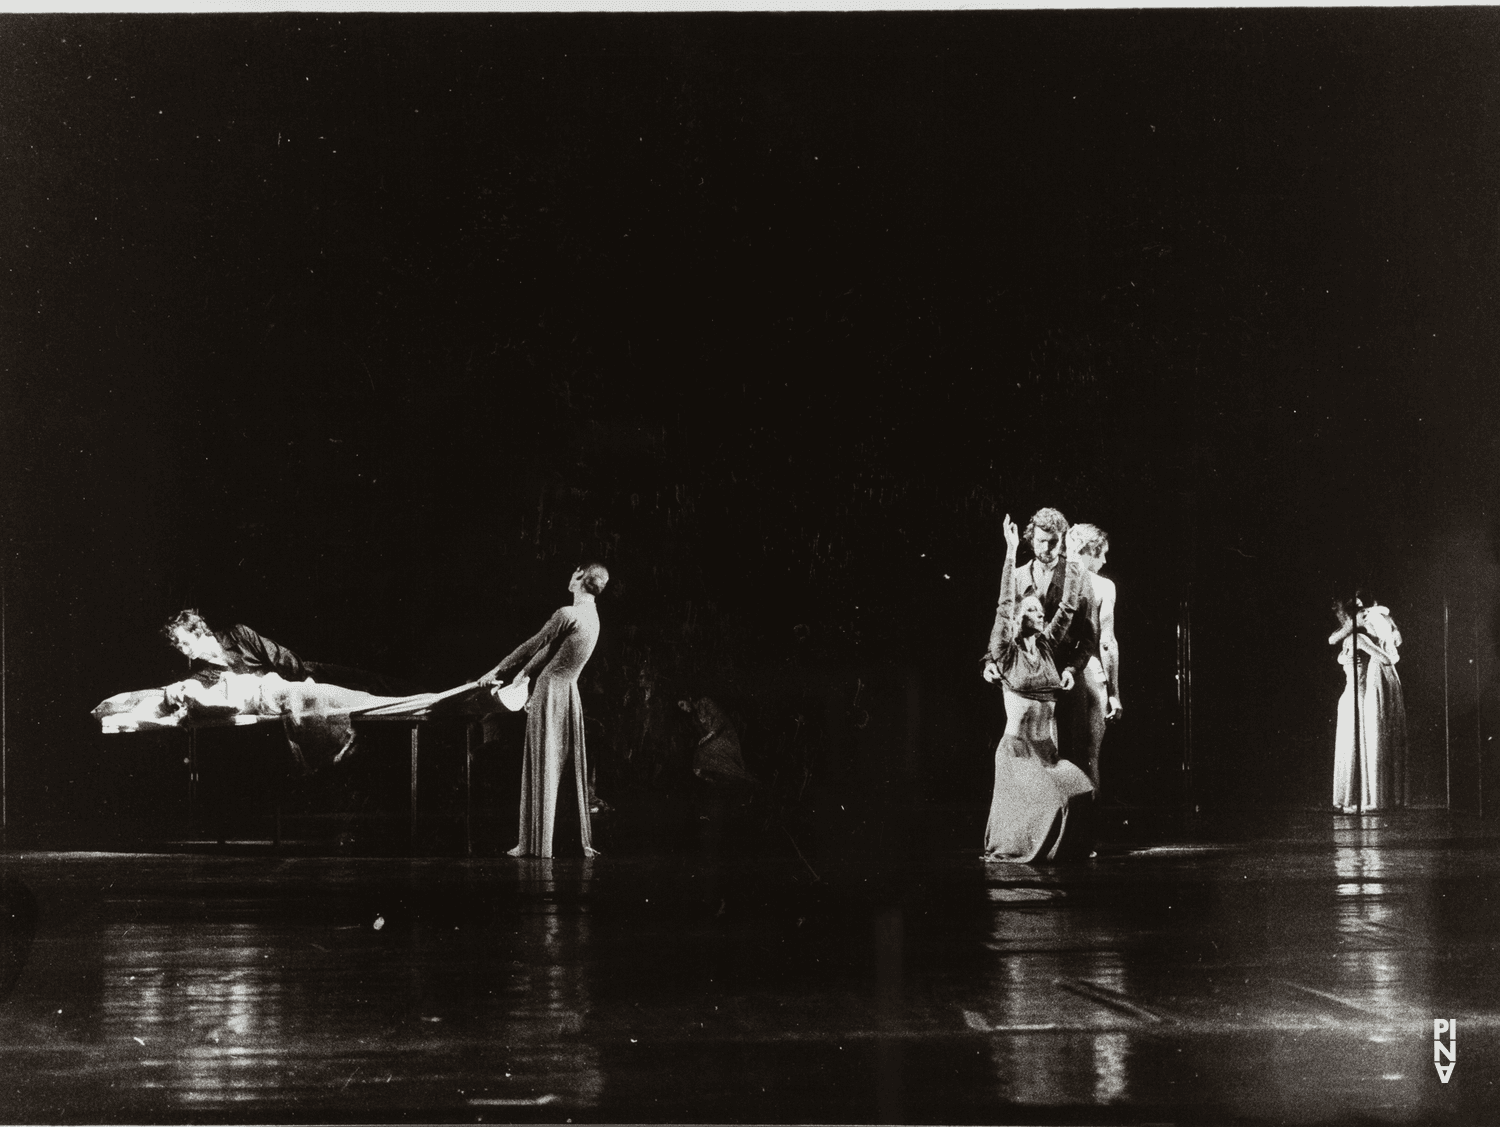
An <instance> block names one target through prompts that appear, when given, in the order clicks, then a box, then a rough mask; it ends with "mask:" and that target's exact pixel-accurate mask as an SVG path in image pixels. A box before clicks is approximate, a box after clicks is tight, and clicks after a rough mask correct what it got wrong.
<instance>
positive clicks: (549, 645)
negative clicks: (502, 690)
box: [479, 563, 609, 857]
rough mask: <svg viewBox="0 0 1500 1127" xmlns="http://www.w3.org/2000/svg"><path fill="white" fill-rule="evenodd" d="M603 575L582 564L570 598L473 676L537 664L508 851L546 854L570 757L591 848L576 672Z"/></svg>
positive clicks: (493, 676)
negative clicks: (517, 826)
mask: <svg viewBox="0 0 1500 1127" xmlns="http://www.w3.org/2000/svg"><path fill="white" fill-rule="evenodd" d="M608 582H609V572H608V571H606V570H605V568H604V565H603V564H597V563H591V564H585V565H584V566H582V567H580V568H578V569H577V570H576V571H574V572H573V577H572V578H571V579H569V580H568V590H569V591H571V592H573V605H572V606H566V607H559V608H558V609H557V610H556V611H555V612H554V613H553V615H552V617H551V618H549V619H547V624H546V625H545V626H543V627H542V628H541V630H540V631H539V632H538V633H537V634H536V636H535V637H533V638H529V639H527V640H526V641H525V642H522V643H521V644H520V645H519V646H517V647H516V648H515V649H514V650H513V651H512V652H511V653H510V654H508V655H507V656H506V657H505V659H504V660H503V661H501V662H500V664H499V665H497V666H495V668H493V669H491V670H490V671H489V672H488V673H486V674H485V675H484V676H483V677H481V678H479V683H480V684H481V685H494V684H498V683H499V680H500V675H501V674H504V673H506V672H508V671H509V670H511V669H514V668H515V667H516V666H518V665H521V664H522V663H523V662H524V663H525V666H524V668H523V669H522V671H521V673H520V675H519V676H518V677H517V678H516V681H517V682H524V681H529V680H530V678H531V675H532V673H533V671H535V670H537V669H540V670H541V673H540V674H539V675H538V676H537V678H536V684H535V686H533V687H532V689H531V695H530V698H529V699H528V700H527V702H526V759H525V761H524V763H523V765H522V768H521V830H520V841H519V842H518V843H517V844H516V847H515V848H514V849H512V850H510V851H509V852H510V855H511V856H512V857H551V856H552V828H553V822H554V820H555V819H556V816H557V789H558V786H559V785H560V783H561V781H562V771H563V767H564V766H566V765H567V762H568V760H569V758H571V759H572V760H573V776H574V778H575V780H576V781H577V784H578V823H579V829H580V830H581V832H582V837H583V855H584V856H585V857H593V856H596V855H597V851H596V850H595V849H594V844H593V838H592V836H591V835H590V833H589V801H588V763H587V761H586V759H585V756H584V746H583V702H582V701H581V700H580V699H579V696H578V674H579V673H580V672H582V670H583V667H584V665H586V664H587V663H588V660H589V657H590V656H591V655H592V654H593V652H594V646H595V644H596V643H597V642H598V641H599V611H598V609H597V608H596V607H595V606H594V597H595V596H596V595H598V594H599V592H601V591H603V590H604V585H605V584H606V583H608Z"/></svg>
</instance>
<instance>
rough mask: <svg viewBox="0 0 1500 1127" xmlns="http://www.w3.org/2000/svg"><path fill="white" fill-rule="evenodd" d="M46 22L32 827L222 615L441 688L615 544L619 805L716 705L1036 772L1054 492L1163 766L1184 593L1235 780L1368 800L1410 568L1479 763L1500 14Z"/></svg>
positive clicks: (873, 744) (18, 186) (24, 134)
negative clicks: (1383, 607) (1356, 738)
mask: <svg viewBox="0 0 1500 1127" xmlns="http://www.w3.org/2000/svg"><path fill="white" fill-rule="evenodd" d="M0 30H3V34H0V160H3V167H4V176H3V177H0V192H3V198H0V248H3V261H4V265H5V270H4V276H3V293H4V306H3V314H4V324H5V333H4V338H5V347H4V355H3V357H0V364H3V377H0V379H3V382H0V411H3V416H0V428H3V430H0V440H3V454H0V458H3V465H0V468H3V472H4V516H3V519H4V525H3V533H4V579H5V590H6V596H5V597H6V655H7V669H6V701H7V704H6V709H7V715H6V739H7V747H8V757H9V789H10V796H9V802H10V813H11V818H12V821H13V823H18V824H19V823H24V822H25V821H26V820H27V819H34V820H38V821H41V820H47V819H54V820H63V821H68V820H76V821H80V822H82V821H88V820H92V819H97V818H99V817H101V816H102V817H108V816H110V814H111V811H114V810H117V809H118V806H119V802H120V798H119V796H120V795H121V794H122V793H126V792H127V790H128V788H126V787H125V786H124V784H123V781H122V780H123V778H124V776H125V775H129V774H139V773H140V772H142V771H145V772H147V773H148V774H149V773H150V772H153V771H154V772H156V773H157V774H158V775H159V776H160V777H159V778H157V777H155V776H153V777H152V778H151V779H150V780H148V782H149V785H143V786H142V787H141V788H140V789H138V790H137V791H135V792H131V793H137V794H147V793H151V792H152V790H153V788H155V787H157V786H158V785H159V786H161V787H166V786H168V785H169V780H170V779H172V778H175V776H173V775H172V774H171V772H172V771H174V770H175V771H179V772H180V767H178V766H176V763H177V761H176V759H175V758H173V757H172V756H170V755H169V756H166V757H161V756H158V757H157V758H156V759H150V758H149V757H145V758H142V757H140V756H137V757H136V758H134V759H132V758H131V755H132V753H131V752H130V751H129V750H128V749H127V748H126V746H125V744H124V743H122V742H115V741H113V740H104V739H101V738H100V737H99V736H97V735H96V734H95V733H94V732H93V731H92V726H91V723H90V721H89V719H88V717H87V711H88V709H89V708H90V707H92V705H93V704H94V703H95V702H96V701H98V700H99V699H101V698H102V697H104V696H106V695H109V694H111V693H114V692H117V691H120V690H122V689H125V688H133V687H141V686H144V685H151V684H160V683H163V682H164V681H166V680H168V679H171V678H173V677H175V676H178V675H180V670H181V665H180V659H178V658H176V657H175V655H173V654H172V653H171V652H170V651H168V650H167V648H166V647H165V645H164V644H163V643H162V642H161V641H160V639H159V638H158V637H157V636H156V629H157V627H158V626H159V624H160V622H161V620H162V619H164V618H165V617H166V615H167V614H168V613H170V612H171V611H173V610H176V609H178V608H179V607H181V606H183V605H192V606H197V607H200V608H201V609H202V610H203V611H204V612H205V614H206V615H207V616H208V617H209V619H210V621H211V622H214V623H216V624H222V625H228V624H229V623H232V622H246V623H249V624H251V625H252V626H254V627H256V628H257V629H259V630H261V631H262V632H263V633H266V634H268V635H269V636H271V637H273V638H275V639H277V640H278V641H281V642H283V643H284V644H286V645H289V646H291V647H292V648H294V649H296V650H297V651H298V652H299V653H301V654H302V655H303V656H305V657H312V658H317V659H322V660H333V661H343V662H349V663H355V664H363V665H368V666H372V667H376V668H380V669H383V670H386V671H388V672H391V673H399V674H404V675H408V676H412V677H415V678H417V679H419V680H421V681H423V682H425V683H427V684H428V685H430V686H432V687H442V686H446V685H449V684H453V683H456V682H458V681H461V680H464V679H466V678H469V677H472V676H474V675H476V674H477V673H478V672H480V671H481V670H483V669H484V668H486V667H487V666H488V665H489V664H491V663H492V662H493V661H494V660H496V658H497V657H498V656H499V655H500V654H501V653H503V652H504V651H505V650H506V649H508V648H509V647H510V646H511V645H513V644H514V642H515V641H517V640H518V639H519V638H520V637H521V636H522V635H523V634H524V633H527V632H529V631H530V630H531V629H534V628H535V626H536V625H537V624H539V623H540V621H541V620H542V618H543V617H544V616H545V615H546V613H547V612H548V611H550V610H551V609H552V608H553V607H554V606H556V605H558V604H559V603H560V602H562V601H564V600H565V599H566V597H567V596H566V592H565V590H564V585H565V583H566V580H567V576H568V573H569V570H570V568H571V567H572V565H573V564H574V563H576V562H578V561H579V560H580V559H582V558H585V557H598V558H601V559H603V560H604V561H605V562H606V563H607V564H608V565H609V566H610V568H611V569H612V571H613V572H614V575H615V581H614V583H613V585H612V586H611V588H610V590H609V592H608V593H607V595H606V596H605V598H604V600H603V603H602V605H601V610H602V614H603V618H604V622H605V634H604V639H603V641H602V643H601V649H600V652H599V655H598V656H597V657H596V659H595V662H594V663H593V665H592V666H591V669H590V671H589V673H588V674H587V675H586V678H585V682H584V690H585V707H586V709H588V710H589V713H590V716H591V720H590V724H591V729H590V732H591V739H592V740H594V741H596V742H595V744H594V746H595V747H597V748H598V749H599V750H598V751H596V753H595V754H596V758H597V759H598V760H599V762H600V770H601V773H602V775H603V776H604V778H605V783H604V784H602V785H605V786H606V787H610V786H612V787H616V788H626V787H630V786H654V785H660V784H661V780H662V778H663V777H664V776H662V775H661V774H660V772H659V771H658V770H657V767H656V766H651V765H652V764H657V765H658V766H659V765H660V763H661V762H664V761H665V758H667V757H669V753H668V751H667V750H664V749H665V748H666V747H667V745H668V744H671V743H672V741H673V740H674V739H677V740H680V737H681V732H680V730H678V729H673V728H672V727H671V725H670V723H669V720H670V719H671V716H672V714H671V710H670V702H671V701H672V700H675V699H676V697H678V696H681V695H684V694H686V693H690V692H692V693H703V692H706V693H709V694H711V695H715V696H717V697H719V698H721V699H723V700H725V701H727V702H728V703H729V705H730V707H731V708H732V709H733V710H734V711H735V712H736V713H737V715H738V716H739V717H740V718H741V722H742V724H743V726H744V727H745V728H746V729H747V741H746V742H747V756H748V757H749V758H750V760H751V764H752V766H753V767H755V768H756V769H757V770H758V771H759V772H761V773H763V774H766V775H771V774H778V775H780V776H782V777H791V776H794V775H796V774H798V772H801V771H803V770H804V769H809V770H812V771H813V773H814V775H815V776H816V777H817V778H818V781H819V782H820V785H822V784H824V783H826V784H827V785H830V786H835V787H837V786H850V787H857V785H858V783H859V781H860V779H861V778H862V777H865V776H871V775H876V774H882V773H884V774H885V775H887V776H888V775H889V774H890V770H892V769H894V770H895V771H896V773H897V774H898V775H900V776H901V777H902V778H904V779H906V780H907V781H908V782H912V781H915V782H917V783H919V784H920V786H919V787H918V790H920V792H921V793H924V794H928V795H931V796H934V797H939V798H953V797H955V796H960V797H961V796H965V795H970V794H976V795H977V796H978V797H977V799H976V801H977V803H978V804H979V805H980V806H981V807H982V805H983V802H984V792H985V790H986V788H987V786H988V760H989V755H990V750H991V748H992V746H993V744H992V741H993V738H994V736H995V733H996V730H997V726H998V724H999V722H1000V718H999V702H998V700H997V699H996V696H995V694H994V693H993V691H991V690H988V689H987V687H986V686H984V685H983V684H982V683H981V682H980V681H979V680H978V677H977V669H978V662H977V659H978V656H979V653H980V652H981V650H982V648H983V645H984V640H985V637H986V635H987V630H988V626H989V618H990V613H991V608H992V605H993V596H994V592H995V587H996V579H997V572H998V565H999V562H1000V551H1001V547H1002V541H1001V537H1000V519H1001V517H1002V515H1003V514H1004V513H1005V512H1007V511H1008V512H1010V513H1012V514H1013V515H1015V516H1017V517H1018V518H1019V519H1021V520H1023V521H1024V519H1025V517H1026V515H1027V514H1029V513H1030V512H1031V511H1032V510H1033V509H1035V508H1036V507H1038V506H1040V505H1044V504H1050V505H1055V506H1057V507H1059V508H1061V509H1062V510H1063V511H1064V512H1065V513H1066V514H1067V515H1068V516H1069V517H1070V518H1072V519H1075V520H1094V521H1096V522H1097V523H1099V524H1101V525H1103V526H1104V527H1106V528H1107V529H1108V530H1109V532H1110V533H1111V539H1112V552H1111V557H1110V562H1109V566H1108V568H1107V569H1106V574H1110V575H1113V576H1114V577H1115V578H1116V580H1117V581H1118V583H1119V586H1120V590H1121V592H1122V594H1121V603H1120V611H1119V629H1120V635H1121V639H1122V647H1123V654H1124V696H1125V701H1126V704H1127V708H1128V713H1127V717H1126V719H1125V721H1124V722H1123V723H1122V724H1121V725H1120V726H1118V727H1117V728H1115V729H1114V730H1113V731H1112V733H1111V735H1110V737H1109V741H1108V742H1107V744H1106V752H1105V754H1106V771H1107V772H1108V773H1109V774H1108V777H1109V778H1110V779H1111V780H1112V782H1113V785H1114V786H1115V788H1116V794H1117V796H1119V797H1121V798H1123V799H1125V800H1127V801H1130V802H1139V803H1161V804H1174V803H1178V802H1180V801H1182V800H1183V798H1184V794H1183V790H1182V786H1181V776H1182V772H1181V771H1180V759H1181V748H1180V740H1179V733H1178V730H1177V729H1176V728H1175V727H1174V721H1175V719H1176V717H1177V711H1176V710H1177V702H1176V697H1175V693H1176V686H1175V672H1176V670H1175V664H1174V659H1175V653H1176V637H1175V630H1176V625H1177V621H1178V616H1179V605H1180V602H1181V600H1182V599H1183V598H1185V597H1186V598H1189V599H1190V603H1191V606H1192V615H1193V624H1194V669H1193V676H1194V684H1195V701H1196V724H1197V728H1196V734H1197V758H1198V762H1199V772H1198V781H1197V788H1196V793H1195V794H1194V796H1193V797H1194V798H1195V799H1196V800H1199V801H1202V802H1205V803H1209V804H1213V803H1221V804H1222V803H1233V802H1244V803H1261V802H1287V803H1293V804H1316V803H1320V802H1322V801H1323V800H1324V795H1325V792H1326V791H1327V786H1328V782H1327V780H1328V773H1329V769H1330V765H1331V758H1332V712H1333V703H1334V701H1335V699H1336V697H1337V694H1338V691H1339V687H1340V680H1339V672H1338V667H1337V666H1336V665H1335V663H1334V662H1333V660H1332V655H1331V651H1330V650H1329V648H1328V647H1327V646H1326V644H1325V642H1324V638H1325V636H1326V634H1327V632H1328V630H1330V629H1331V628H1332V626H1333V622H1332V619H1331V616H1330V614H1329V612H1328V600H1329V597H1330V596H1331V595H1332V594H1333V593H1334V592H1335V591H1337V590H1347V589H1349V588H1352V587H1353V586H1354V585H1355V584H1362V585H1363V586H1364V587H1365V588H1366V590H1368V591H1370V592H1371V593H1372V594H1374V595H1376V596H1377V597H1379V598H1380V599H1381V600H1382V601H1384V602H1386V603H1387V604H1389V605H1390V606H1391V607H1392V608H1393V611H1394V613H1395V616H1396V618H1397V621H1398V622H1399V623H1400V624H1401V626H1402V627H1403V630H1404V631H1405V633H1406V636H1407V647H1406V650H1405V661H1404V662H1403V665H1402V671H1403V673H1404V675H1405V677H1406V682H1407V692H1408V696H1409V698H1410V707H1411V711H1412V726H1413V739H1414V743H1415V749H1416V757H1415V760H1414V776H1413V782H1414V784H1415V785H1416V789H1417V796H1418V797H1419V798H1425V799H1434V798H1436V799H1441V789H1442V780H1441V778H1440V776H1441V774H1442V765H1441V760H1442V745H1441V733H1442V731H1443V722H1444V716H1443V707H1442V702H1443V697H1442V676H1441V672H1442V652H1441V651H1442V613H1441V608H1442V600H1443V596H1444V592H1445V591H1447V590H1450V589H1456V588H1457V587H1463V588H1464V591H1465V594H1464V601H1463V607H1462V615H1463V621H1464V624H1465V625H1464V629H1465V630H1467V631H1469V632H1470V634H1473V630H1474V624H1475V623H1476V622H1477V623H1478V624H1479V626H1480V627H1481V630H1480V633H1479V634H1477V635H1474V639H1475V640H1474V642H1473V645H1474V646H1475V647H1476V648H1477V652H1478V653H1479V654H1480V656H1481V658H1482V659H1484V655H1485V654H1487V653H1488V652H1489V649H1490V638H1491V636H1492V630H1491V624H1490V614H1491V611H1492V608H1493V600H1492V598H1491V597H1490V594H1489V592H1490V591H1492V589H1493V586H1494V584H1493V572H1494V552H1493V548H1492V543H1491V539H1490V535H1491V532H1490V529H1491V524H1492V521H1491V516H1490V513H1489V512H1488V510H1487V509H1486V507H1485V505H1486V498H1487V496H1488V494H1489V492H1490V489H1491V487H1492V485H1493V483H1494V480H1495V476H1496V470H1497V446H1496V440H1495V438H1494V435H1495V433H1496V430H1495V424H1496V410H1495V402H1496V397H1495V393H1494V391H1493V386H1494V372H1493V366H1492V356H1493V355H1494V351H1495V345H1496V343H1497V334H1496V324H1497V321H1496V313H1497V308H1496V306H1497V302H1496V298H1497V288H1496V279H1497V277H1500V275H1497V267H1500V253H1497V252H1500V247H1497V223H1500V152H1497V150H1496V148H1495V146H1494V144H1493V138H1494V136H1495V135H1496V131H1497V128H1500V104H1497V95H1500V64H1497V62H1496V60H1497V59H1500V13H1496V12H1495V11H1492V10H1488V9H1477V10H1476V9H1453V10H1437V9H1417V10H1410V11H1395V10H1374V11H1370V10H1367V11H1349V10H1338V11H1274V12H1273V11H1238V12H1236V11H1198V12H1160V11H1158V12H1043V13H1018V12H1012V13H983V14H921V15H894V14H876V13H867V14H860V15H811V14H795V15H708V14H704V15H694V16H666V15H649V16H648V15H635V16H618V17H606V16H597V15H587V16H584V15H577V16H540V15H533V16H500V15H490V16H410V15H387V16H346V17H334V16H306V15H275V16H250V15H236V16H218V17H208V16H182V17H162V16H92V17H75V16H33V17H7V18H5V19H4V20H3V23H0ZM1476 616H1477V618H1476ZM798 626H801V627H804V628H805V629H803V630H800V631H799V630H797V629H796V628H797V627H798ZM1484 660H1487V659H1484ZM647 687H649V688H651V690H652V695H651V699H650V701H649V702H648V701H647V699H646V694H645V689H646V688H647ZM799 716H800V717H801V718H802V719H801V722H800V723H799V722H798V720H797V718H798V717H799ZM867 716H868V721H867V720H866V717H867ZM861 725H863V726H861ZM799 740H800V741H801V742H800V743H799V742H798V741H799ZM882 740H885V743H884V744H882V742H881V741H882ZM887 745H888V746H887ZM882 748H885V750H882ZM150 764H155V766H150ZM893 765H894V766H893ZM170 785H174V786H175V785H176V784H175V783H170ZM914 793H915V792H914Z"/></svg>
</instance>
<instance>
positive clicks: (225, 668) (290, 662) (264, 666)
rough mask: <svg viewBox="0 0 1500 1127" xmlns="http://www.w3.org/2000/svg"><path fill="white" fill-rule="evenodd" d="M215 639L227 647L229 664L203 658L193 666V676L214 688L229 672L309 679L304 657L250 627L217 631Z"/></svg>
mask: <svg viewBox="0 0 1500 1127" xmlns="http://www.w3.org/2000/svg"><path fill="white" fill-rule="evenodd" d="M214 637H215V638H217V639H218V640H219V645H220V646H221V647H223V650H224V657H225V659H226V662H227V664H225V665H216V664H214V663H213V662H210V661H204V660H202V659H201V658H199V659H197V660H195V661H194V662H193V663H192V665H191V666H190V667H189V676H190V677H192V678H193V679H194V680H195V681H200V682H202V683H203V684H204V685H212V684H213V683H214V682H216V681H217V680H218V679H219V678H220V676H222V675H223V674H224V673H225V672H229V673H254V674H257V675H260V676H264V675H265V674H267V673H277V674H280V676H281V677H282V678H283V679H284V680H287V681H302V680H305V679H306V678H307V676H308V672H307V668H306V667H305V666H304V665H303V664H302V659H301V658H299V657H298V656H297V655H296V654H294V653H293V652H292V651H291V650H289V649H287V648H286V647H285V646H281V645H277V644H276V643H275V642H273V641H271V639H270V638H267V637H264V636H262V635H260V634H257V633H256V632H255V631H254V630H252V629H250V627H248V626H245V625H237V626H231V627H230V628H229V629H228V630H216V631H214Z"/></svg>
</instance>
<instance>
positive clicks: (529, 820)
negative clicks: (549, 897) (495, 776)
mask: <svg viewBox="0 0 1500 1127" xmlns="http://www.w3.org/2000/svg"><path fill="white" fill-rule="evenodd" d="M569 759H571V760H572V761H573V779H574V783H575V784H576V786H577V789H578V828H579V833H580V834H581V836H582V838H583V848H584V851H585V852H587V851H588V850H590V849H592V848H593V847H594V842H593V836H592V833H591V830H590V826H589V802H588V758H587V753H586V751H585V749H584V741H583V701H582V700H581V699H580V698H579V696H578V681H577V680H576V679H573V678H566V677H545V676H544V677H543V678H542V679H541V680H540V681H539V682H537V685H536V688H535V689H533V691H532V694H531V700H530V701H529V702H528V703H527V705H526V758H525V760H524V761H523V763H522V765H521V828H520V842H519V844H520V848H521V852H522V853H523V854H525V855H526V856H528V857H551V856H552V831H553V827H554V825H555V823H556V820H557V794H558V789H559V787H560V786H561V785H562V774H563V768H564V767H565V766H566V765H567V763H568V760H569Z"/></svg>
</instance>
